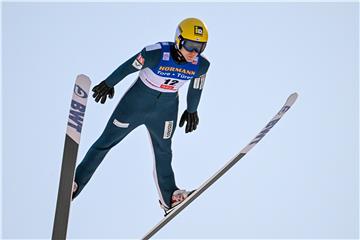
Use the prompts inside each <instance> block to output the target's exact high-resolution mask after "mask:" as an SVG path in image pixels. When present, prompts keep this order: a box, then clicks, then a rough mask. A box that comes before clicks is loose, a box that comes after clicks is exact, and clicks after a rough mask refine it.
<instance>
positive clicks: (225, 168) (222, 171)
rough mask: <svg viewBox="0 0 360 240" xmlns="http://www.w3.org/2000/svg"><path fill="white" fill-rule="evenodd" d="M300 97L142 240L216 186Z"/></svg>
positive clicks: (292, 97)
mask: <svg viewBox="0 0 360 240" xmlns="http://www.w3.org/2000/svg"><path fill="white" fill-rule="evenodd" d="M297 97H298V94H297V93H293V94H291V95H290V96H289V97H288V99H287V100H286V102H285V104H284V105H283V107H282V108H281V109H280V111H279V112H278V113H277V114H276V115H275V116H274V117H273V118H272V119H271V120H270V122H268V124H266V126H265V127H264V128H263V129H262V130H261V131H260V132H259V133H258V134H257V135H256V136H255V138H254V139H253V140H251V141H250V143H249V144H248V145H246V146H245V147H244V148H243V149H242V150H241V151H240V152H239V153H238V154H237V155H235V156H234V157H233V158H232V159H231V160H230V161H228V162H227V163H226V164H225V165H224V166H223V167H222V168H221V169H220V170H218V171H217V172H216V173H215V174H214V175H213V176H211V177H210V178H209V179H208V180H207V181H205V182H204V183H203V184H202V185H201V186H200V187H199V188H198V189H197V190H196V191H195V192H194V193H193V194H191V196H189V197H188V198H186V199H185V200H184V201H183V202H182V203H181V204H179V205H178V206H177V207H176V208H175V209H174V210H173V211H171V212H170V213H169V214H168V215H166V217H165V218H163V219H162V220H161V221H160V222H159V223H158V224H157V225H155V226H154V227H153V228H152V229H151V230H150V231H149V232H148V233H147V234H146V235H145V236H144V237H143V238H142V239H143V240H147V239H150V238H151V237H152V236H153V235H154V234H156V233H157V232H158V231H159V230H160V229H161V228H163V227H164V226H165V225H166V224H167V223H169V222H170V221H171V220H172V219H173V218H174V217H175V216H176V215H177V214H179V213H180V212H181V211H182V210H183V209H184V208H186V207H187V206H188V205H189V204H190V203H191V202H192V201H194V200H195V199H196V198H197V197H199V196H200V195H201V194H202V193H203V192H204V191H205V190H206V189H208V188H209V187H210V186H211V185H212V184H214V183H215V182H216V181H217V180H218V179H219V178H221V177H222V176H223V175H224V174H225V173H226V172H227V171H229V170H230V168H232V167H233V166H234V165H235V164H236V163H237V162H238V161H239V160H240V159H241V158H243V157H244V156H245V155H246V154H247V153H248V152H249V151H250V150H251V149H252V148H253V147H254V146H255V145H256V144H257V143H258V142H260V141H261V139H262V138H263V137H264V136H265V135H266V134H267V133H268V132H269V131H270V130H271V129H272V127H274V126H275V124H276V123H277V122H278V121H279V120H280V119H281V118H282V117H283V116H284V114H285V113H286V112H287V111H288V110H289V109H290V107H291V106H292V105H293V104H294V103H295V101H296V99H297Z"/></svg>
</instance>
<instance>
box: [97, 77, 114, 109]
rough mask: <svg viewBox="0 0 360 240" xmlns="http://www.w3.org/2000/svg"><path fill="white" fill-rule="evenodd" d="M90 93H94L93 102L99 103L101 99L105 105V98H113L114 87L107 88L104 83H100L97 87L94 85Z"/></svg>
mask: <svg viewBox="0 0 360 240" xmlns="http://www.w3.org/2000/svg"><path fill="white" fill-rule="evenodd" d="M92 91H93V92H94V93H93V98H95V102H99V100H100V99H101V103H102V104H104V103H105V101H106V97H107V96H109V98H113V96H114V94H115V90H114V87H109V86H108V85H106V83H105V81H102V82H101V83H99V85H96V86H95V87H94V88H93V89H92Z"/></svg>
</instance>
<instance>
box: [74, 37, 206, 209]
mask: <svg viewBox="0 0 360 240" xmlns="http://www.w3.org/2000/svg"><path fill="white" fill-rule="evenodd" d="M173 47H174V43H171V42H160V43H157V44H154V45H150V46H148V47H146V48H144V49H143V50H142V51H141V52H140V53H138V54H136V55H135V56H133V57H132V58H130V59H129V60H128V61H126V62H125V63H124V64H122V65H121V66H119V67H118V68H117V69H116V70H115V71H114V72H113V73H112V74H111V75H110V76H109V77H108V78H107V79H106V80H105V83H106V84H107V85H108V86H110V87H113V86H115V85H116V84H117V83H118V82H120V81H121V80H122V79H123V78H125V77H126V76H127V75H129V74H130V73H133V72H136V71H139V70H140V72H139V77H138V78H137V80H136V81H135V82H134V84H133V85H132V86H131V87H130V89H129V90H128V91H127V92H126V93H125V95H124V96H123V97H122V99H121V100H120V102H119V104H118V105H117V107H116V108H115V110H114V112H113V114H112V115H111V117H110V119H109V121H108V123H107V125H106V127H105V130H104V132H103V133H102V134H101V136H100V137H99V138H98V139H97V141H96V142H95V143H94V144H93V145H92V146H91V148H90V149H89V150H88V152H87V153H86V155H85V157H84V159H83V160H82V162H81V163H80V164H79V166H78V167H77V169H76V173H75V182H76V183H77V184H78V189H77V191H76V192H75V193H74V195H73V198H75V197H76V196H77V195H78V194H79V193H80V192H81V190H82V189H83V188H84V187H85V185H86V184H87V183H88V181H89V180H90V178H91V176H92V175H93V174H94V172H95V170H96V168H97V167H98V166H99V165H100V163H101V162H102V160H103V159H104V157H105V155H106V154H107V152H108V151H109V150H110V149H111V148H112V147H114V146H115V145H116V144H118V143H119V142H120V141H121V140H122V139H123V138H124V137H125V136H126V135H127V134H129V133H130V132H131V131H132V130H134V129H135V128H136V127H138V126H140V125H142V124H144V125H145V126H146V128H147V130H148V132H149V135H150V139H151V143H152V147H153V150H154V154H155V165H154V179H155V183H156V186H157V189H158V193H159V197H160V201H161V203H162V204H163V205H164V206H166V207H168V208H170V206H171V197H172V194H173V192H174V191H175V190H177V189H178V187H177V186H176V184H175V177H174V172H173V170H172V167H171V160H172V151H171V138H172V136H173V133H174V131H175V128H176V124H177V115H178V103H179V99H178V89H179V88H180V87H181V86H182V85H183V84H184V83H186V82H189V81H190V85H189V89H188V94H187V111H188V112H191V113H192V112H195V111H197V107H198V104H199V101H200V96H201V92H202V88H203V86H204V82H205V75H206V72H207V70H208V68H209V65H210V63H209V62H208V60H206V59H205V58H204V57H203V56H202V55H198V57H197V58H196V59H195V60H194V61H193V62H192V63H188V62H185V63H177V62H176V61H175V60H174V59H173V58H172V56H171V55H172V54H171V48H173Z"/></svg>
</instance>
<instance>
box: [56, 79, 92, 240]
mask: <svg viewBox="0 0 360 240" xmlns="http://www.w3.org/2000/svg"><path fill="white" fill-rule="evenodd" d="M90 85H91V81H90V79H89V78H88V77H87V76H85V75H82V74H81V75H79V76H77V78H76V81H75V86H74V91H73V95H72V99H71V104H70V114H69V119H68V123H67V129H66V136H65V145H64V154H63V159H62V165H61V173H60V182H59V191H58V196H57V203H56V211H55V219H54V225H53V232H52V239H53V240H54V239H66V232H67V226H68V220H69V212H70V203H71V198H72V184H73V181H74V172H75V165H76V158H77V153H78V148H79V143H80V136H81V128H82V125H83V121H84V115H85V109H86V103H87V99H88V95H89V89H90Z"/></svg>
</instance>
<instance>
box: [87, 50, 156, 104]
mask: <svg viewBox="0 0 360 240" xmlns="http://www.w3.org/2000/svg"><path fill="white" fill-rule="evenodd" d="M159 46H160V44H159ZM160 48H161V47H160ZM160 48H159V47H157V44H154V45H150V46H148V47H145V48H143V49H142V50H141V52H139V53H137V54H135V55H134V56H133V57H131V58H130V59H129V60H127V61H126V62H124V63H123V64H121V65H120V66H119V67H118V68H117V69H116V70H115V71H114V72H113V73H111V74H110V76H108V77H107V78H106V79H105V80H104V81H102V82H101V83H100V84H98V85H96V86H95V87H94V88H93V89H92V91H93V92H94V93H93V97H94V98H95V101H96V102H99V101H100V100H101V103H105V101H106V98H107V97H109V98H110V99H111V98H112V97H113V96H114V94H115V90H114V86H115V85H116V84H117V83H119V82H120V81H121V80H122V79H124V78H125V77H126V76H127V75H129V74H131V73H134V72H137V71H139V70H141V69H142V68H145V67H150V66H153V65H154V64H156V63H157V62H158V61H159V59H160V56H161V49H160Z"/></svg>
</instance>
